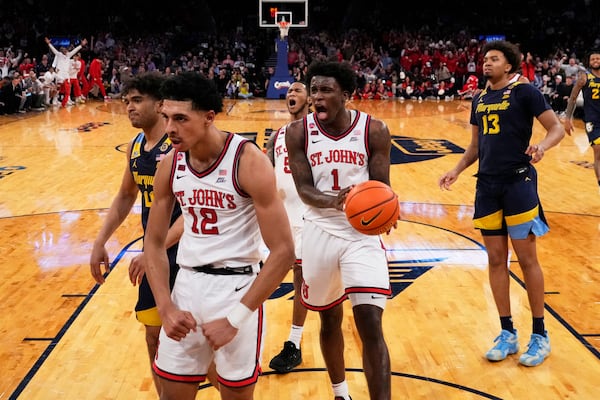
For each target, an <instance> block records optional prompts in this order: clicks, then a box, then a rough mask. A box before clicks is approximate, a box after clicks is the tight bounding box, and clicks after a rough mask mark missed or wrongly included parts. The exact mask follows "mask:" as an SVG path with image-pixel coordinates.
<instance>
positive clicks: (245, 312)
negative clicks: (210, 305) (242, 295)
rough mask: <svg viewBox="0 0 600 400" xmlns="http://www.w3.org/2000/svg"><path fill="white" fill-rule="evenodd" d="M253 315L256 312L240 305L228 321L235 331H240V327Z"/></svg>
mask: <svg viewBox="0 0 600 400" xmlns="http://www.w3.org/2000/svg"><path fill="white" fill-rule="evenodd" d="M253 313H254V311H252V310H251V309H249V308H248V307H246V306H245V305H244V304H242V303H238V304H236V306H235V307H234V308H233V310H231V312H230V313H229V315H228V316H227V321H229V324H231V326H233V327H234V328H235V329H240V326H242V324H243V323H244V321H246V320H247V319H248V318H250V316H251V315H252V314H253Z"/></svg>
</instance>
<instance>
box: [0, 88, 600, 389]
mask: <svg viewBox="0 0 600 400" xmlns="http://www.w3.org/2000/svg"><path fill="white" fill-rule="evenodd" d="M351 107H354V108H357V109H360V110H362V111H365V112H369V113H372V114H373V115H374V116H376V117H378V118H381V119H383V120H385V121H386V122H387V124H388V126H389V128H390V132H391V133H392V135H393V148H392V161H393V165H392V186H393V187H394V189H395V190H396V192H397V193H398V195H399V197H400V199H401V202H402V204H401V206H402V220H401V222H400V223H399V224H398V229H397V230H395V231H394V232H393V233H392V234H391V235H389V236H385V237H384V240H385V242H386V245H387V246H388V248H389V259H390V271H391V278H392V286H393V291H394V297H393V299H392V300H391V301H389V303H388V307H387V309H386V312H385V314H384V323H385V334H386V338H387V341H388V344H389V347H390V352H391V358H392V371H393V377H392V385H393V398H394V399H460V400H463V399H467V400H468V399H545V400H548V399H597V398H598V395H599V392H600V384H599V383H598V382H600V295H599V293H600V291H599V290H598V287H599V285H600V254H599V251H598V243H599V242H600V234H599V233H600V195H599V192H598V186H597V184H596V183H595V178H594V175H593V170H592V169H591V165H590V161H591V160H592V153H591V150H590V149H589V146H588V145H587V141H586V137H585V134H584V131H583V126H582V124H581V121H577V122H578V123H577V125H576V127H577V129H576V132H575V134H574V136H573V137H566V138H565V139H564V140H563V142H562V143H561V144H560V146H559V147H557V148H555V149H553V150H551V151H549V152H548V153H547V154H546V157H545V158H544V160H543V161H542V163H541V164H539V166H538V170H539V172H540V182H539V185H540V197H541V199H542V202H543V205H544V209H545V211H546V215H547V218H548V220H549V223H550V226H551V231H550V233H549V234H548V235H546V236H545V237H543V238H541V239H540V240H539V242H538V243H539V256H540V259H541V262H542V265H543V267H544V271H545V278H546V290H547V295H546V323H547V328H548V331H549V333H550V337H551V343H552V355H551V356H550V358H549V359H548V360H547V361H546V362H545V363H544V364H542V365H541V366H539V367H536V368H526V367H522V366H520V365H519V364H518V355H515V356H510V357H509V358H508V359H507V360H505V361H503V362H500V363H490V362H488V361H487V360H485V359H484V357H483V354H484V352H485V351H486V350H487V349H488V348H489V347H490V345H491V344H492V341H493V339H494V337H495V336H496V335H497V334H498V331H499V326H498V325H499V324H498V321H497V316H496V311H495V306H494V303H493V300H492V296H491V292H490V289H489V285H488V283H487V272H486V255H485V249H484V247H483V244H482V240H481V236H480V235H479V233H478V231H476V230H474V229H473V227H472V221H471V215H472V211H473V209H472V201H473V197H474V183H475V179H474V178H473V177H472V174H473V173H474V171H475V166H473V167H471V168H472V170H468V171H465V173H463V175H462V176H461V178H460V179H459V181H458V182H457V183H456V184H455V185H454V187H453V190H452V191H450V192H442V191H440V189H439V188H438V186H437V178H438V177H439V176H440V175H441V174H442V173H443V172H445V171H446V170H448V169H449V168H451V167H452V166H453V165H454V164H455V163H456V161H457V160H458V159H459V157H460V156H461V152H462V150H463V149H464V148H465V147H466V145H467V144H468V141H469V139H470V128H469V125H468V118H469V109H470V104H469V103H468V102H463V101H458V100H456V101H449V102H445V101H441V102H437V101H423V102H416V101H407V102H399V101H397V102H394V101H365V102H355V103H352V104H351ZM0 118H1V119H0V232H1V235H2V240H0V265H2V268H0V315H1V319H2V324H1V325H0V360H1V361H0V363H1V365H2V368H1V369H2V374H0V399H7V398H9V399H23V400H38V399H39V400H53V399H60V400H82V399H90V400H92V399H93V400H98V399H126V400H134V399H139V400H146V399H156V395H155V393H154V389H153V385H152V380H151V376H150V371H149V367H148V362H147V355H146V350H145V344H144V335H143V329H142V327H141V325H140V324H139V323H138V322H137V321H136V319H135V316H134V313H133V312H132V309H133V307H134V304H135V299H136V291H137V289H136V288H133V287H132V286H131V284H130V283H129V281H128V279H127V266H128V264H129V259H130V258H131V257H133V256H134V255H135V254H136V253H137V252H139V251H140V249H141V243H140V235H141V228H140V226H139V218H140V216H139V208H138V207H136V208H135V213H133V214H132V215H130V217H129V218H128V219H127V221H126V223H125V224H124V225H123V226H122V227H121V228H120V229H119V230H118V231H117V233H116V234H115V235H114V237H113V238H112V239H111V240H110V241H109V243H108V244H107V248H108V250H109V252H110V254H111V256H112V258H113V260H114V269H113V271H112V273H111V274H110V275H109V276H108V278H107V282H106V283H105V284H104V285H103V286H102V287H98V286H95V285H94V281H93V279H92V278H91V276H90V273H89V266H88V259H89V254H90V251H91V247H92V242H93V240H94V238H95V236H96V234H97V232H98V230H99V228H100V226H101V223H102V221H103V219H104V217H105V215H106V210H107V208H108V207H109V206H110V203H111V200H112V198H113V196H114V194H115V192H116V190H117V187H118V185H119V183H120V179H121V174H122V170H123V168H124V166H125V156H124V154H123V150H124V148H125V145H126V143H127V141H128V140H130V139H131V138H132V137H133V135H134V134H135V133H136V130H134V129H133V128H131V127H130V125H129V121H128V119H127V116H126V115H125V113H124V108H123V106H122V105H121V104H120V103H119V102H114V101H113V102H110V103H102V102H88V103H87V104H85V105H78V106H75V107H72V108H70V109H55V110H50V111H47V112H42V113H38V114H26V115H20V116H18V117H0ZM287 118H288V114H287V112H286V108H285V104H284V103H283V101H282V100H264V99H256V100H251V101H248V100H243V101H237V102H236V101H227V103H226V112H224V113H222V114H220V115H219V116H218V118H217V124H218V126H219V127H220V128H222V129H224V130H230V131H234V132H244V133H246V134H247V135H248V136H250V137H253V138H256V140H257V141H258V142H259V143H261V144H262V143H264V139H265V132H267V133H268V132H269V130H271V129H277V128H278V127H279V126H281V125H282V124H284V123H285V122H286V121H287ZM539 135H540V126H539V124H537V122H536V125H535V131H534V138H535V139H537V140H539V137H540V136H539ZM510 268H511V272H512V278H513V279H512V282H511V285H512V286H511V287H512V302H513V309H514V312H513V316H514V320H515V323H516V327H517V328H518V329H519V333H520V335H521V349H522V350H523V349H524V348H525V346H526V343H527V340H528V337H529V334H530V333H531V321H530V312H529V306H528V303H527V297H526V292H525V290H524V288H523V279H522V275H521V272H520V269H519V268H518V264H517V262H516V260H515V258H514V255H513V256H512V260H511V265H510ZM291 282H292V277H291V274H289V275H288V276H287V278H286V279H285V281H284V284H282V286H281V288H280V289H279V290H278V291H277V292H276V293H274V295H273V296H272V299H270V300H269V301H268V302H267V304H266V308H267V318H268V330H267V340H266V344H265V349H264V356H263V357H264V359H263V363H264V376H263V377H262V378H261V380H260V381H259V384H258V386H257V389H256V396H255V398H256V399H261V400H262V399H265V400H275V399H278V400H279V399H293V400H299V399H317V398H318V399H331V398H333V395H332V391H331V389H330V386H329V383H328V379H327V374H326V372H325V369H324V362H323V359H322V357H321V353H320V350H319V344H318V321H317V315H315V314H314V313H310V314H309V317H308V320H307V324H306V329H305V335H304V339H303V344H302V348H303V356H304V362H303V364H302V365H301V367H300V368H299V369H298V370H296V371H294V372H293V373H290V374H287V375H275V374H273V373H272V371H271V370H270V369H269V368H268V360H269V359H270V358H271V357H272V356H273V355H275V354H276V353H277V352H278V351H279V349H280V346H281V344H282V342H283V341H284V340H286V339H287V335H288V331H289V326H290V318H291V307H292V301H290V299H291V286H292V285H291ZM346 307H348V304H346ZM346 311H348V312H347V313H346V320H345V322H344V327H345V330H346V332H347V335H346V361H347V368H348V374H347V376H348V382H349V386H350V390H351V394H352V396H353V398H354V400H366V399H367V398H368V394H367V391H366V385H365V379H364V376H363V374H362V372H361V371H362V370H361V368H362V367H361V357H360V345H359V341H358V340H357V335H356V332H355V330H354V328H353V322H352V318H351V315H350V314H351V313H350V312H349V311H350V309H349V308H346ZM198 398H202V399H206V400H212V399H217V398H218V395H217V394H216V391H215V390H214V389H213V388H212V387H208V388H201V389H200V393H199V395H198Z"/></svg>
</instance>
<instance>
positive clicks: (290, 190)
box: [266, 82, 310, 373]
mask: <svg viewBox="0 0 600 400" xmlns="http://www.w3.org/2000/svg"><path fill="white" fill-rule="evenodd" d="M285 99H286V102H287V109H288V112H289V113H290V119H291V120H292V121H295V120H297V119H300V118H303V117H304V116H305V115H307V114H308V111H309V108H310V103H309V99H308V92H307V90H306V85H304V83H302V82H294V83H292V84H291V85H290V87H289V89H288V91H287V94H286V96H285ZM285 130H286V126H283V127H282V128H280V129H279V130H278V131H277V132H276V133H275V134H272V135H271V137H270V138H269V141H268V142H267V146H266V149H267V156H269V159H270V160H271V162H272V163H273V166H274V167H275V175H276V177H277V188H278V190H279V193H280V195H281V197H282V199H283V204H284V205H285V209H286V211H287V214H288V218H289V221H290V226H291V227H292V233H293V235H294V244H295V246H296V262H295V263H294V265H293V266H292V268H293V272H294V305H293V310H292V326H291V328H290V334H289V336H288V340H287V341H286V342H284V343H283V349H282V350H281V352H280V353H279V354H277V355H276V356H275V357H273V359H272V360H271V362H270V363H269V367H270V368H272V369H274V370H275V371H277V372H280V373H286V372H290V371H291V370H292V369H293V368H294V367H297V366H298V365H300V364H301V363H302V350H301V349H300V342H301V340H302V332H303V330H304V321H305V320H306V313H307V310H306V307H304V306H303V305H302V302H301V301H300V290H301V288H302V256H301V254H302V252H301V250H302V225H303V221H302V216H303V215H304V212H305V210H306V205H305V204H304V203H303V202H302V200H300V197H298V192H296V186H295V184H294V179H293V178H292V172H291V171H290V168H289V162H288V154H287V147H286V146H285Z"/></svg>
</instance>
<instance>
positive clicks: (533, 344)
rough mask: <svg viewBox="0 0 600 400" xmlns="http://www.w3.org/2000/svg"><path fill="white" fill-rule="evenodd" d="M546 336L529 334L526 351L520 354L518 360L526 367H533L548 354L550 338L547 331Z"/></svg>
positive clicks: (541, 361)
mask: <svg viewBox="0 0 600 400" xmlns="http://www.w3.org/2000/svg"><path fill="white" fill-rule="evenodd" d="M544 333H546V336H542V335H538V334H537V333H533V334H531V340H530V341H529V344H528V345H527V351H526V352H525V353H523V354H521V357H520V358H519V362H520V363H521V364H523V365H525V366H526V367H535V366H536V365H540V364H541V363H543V362H544V360H545V359H546V358H547V357H548V356H549V355H550V338H549V337H548V333H547V332H544Z"/></svg>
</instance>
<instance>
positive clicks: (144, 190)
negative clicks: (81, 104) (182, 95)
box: [129, 132, 181, 326]
mask: <svg viewBox="0 0 600 400" xmlns="http://www.w3.org/2000/svg"><path fill="white" fill-rule="evenodd" d="M145 144H146V137H145V136H144V133H143V132H140V133H139V134H138V135H137V136H136V138H135V139H134V141H133V146H132V147H131V153H130V155H129V170H130V172H131V175H132V176H133V180H134V181H135V183H136V184H137V185H138V188H139V190H140V193H141V195H142V227H143V229H144V232H146V225H147V224H148V216H149V215H150V207H152V201H153V199H154V175H155V174H156V168H157V167H158V163H159V162H160V161H161V160H162V159H163V158H164V156H165V155H166V154H167V153H168V152H169V151H170V150H171V141H170V140H169V138H168V136H167V135H166V134H165V135H164V136H163V138H162V139H161V140H160V141H159V142H158V143H157V144H156V146H154V148H152V149H151V150H150V151H145V150H144V146H145ZM180 215H181V209H180V208H179V204H176V205H175V208H174V210H173V214H172V215H171V225H173V223H174V222H175V220H177V218H178V217H179V216H180ZM167 256H168V258H169V268H170V275H169V281H170V286H171V288H173V284H174V283H175V277H176V276H177V270H178V267H177V263H176V261H175V260H176V257H177V245H174V246H172V247H170V248H169V249H167ZM135 311H136V317H137V319H138V321H140V322H141V323H143V324H144V325H150V326H160V325H161V321H160V317H159V315H158V310H157V309H156V302H155V300H154V296H153V295H152V291H151V290H150V285H149V284H148V279H147V278H146V275H145V274H144V277H143V278H142V282H141V283H140V285H139V289H138V302H137V304H136V306H135Z"/></svg>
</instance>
